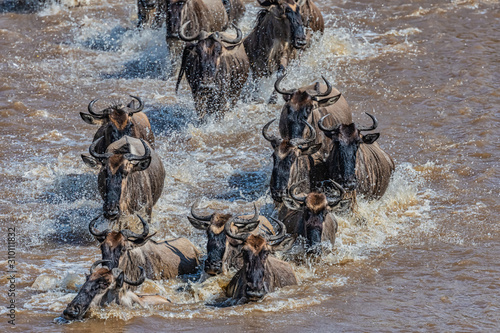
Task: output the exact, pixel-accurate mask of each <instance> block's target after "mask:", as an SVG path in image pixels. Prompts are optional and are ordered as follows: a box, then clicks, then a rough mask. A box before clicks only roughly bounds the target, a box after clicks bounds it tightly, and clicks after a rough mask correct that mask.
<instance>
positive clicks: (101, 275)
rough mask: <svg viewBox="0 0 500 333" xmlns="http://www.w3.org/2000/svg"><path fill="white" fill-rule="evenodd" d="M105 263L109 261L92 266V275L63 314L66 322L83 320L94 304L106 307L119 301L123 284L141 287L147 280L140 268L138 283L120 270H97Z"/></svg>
mask: <svg viewBox="0 0 500 333" xmlns="http://www.w3.org/2000/svg"><path fill="white" fill-rule="evenodd" d="M105 262H107V260H98V261H96V262H95V263H94V264H93V265H92V267H91V268H90V275H87V278H86V281H85V283H84V284H83V286H82V287H81V288H80V290H79V291H78V294H77V295H76V296H75V298H74V299H73V300H72V301H71V302H70V303H69V304H68V306H67V307H66V309H65V310H64V312H63V316H64V318H65V319H66V320H81V319H82V318H83V316H84V315H85V313H87V311H88V309H89V308H90V306H91V305H92V303H94V304H99V305H105V304H108V303H111V302H112V301H116V300H119V297H120V295H119V293H120V290H121V289H122V287H123V283H127V284H129V285H131V286H139V285H141V284H142V283H143V282H144V280H145V279H146V274H145V273H144V269H143V268H142V267H139V269H140V270H141V276H140V278H139V279H138V280H137V281H130V280H128V279H127V277H126V276H125V274H124V273H123V271H122V270H121V269H119V268H113V269H109V268H105V267H101V268H99V269H97V267H98V266H99V265H100V264H103V263H105Z"/></svg>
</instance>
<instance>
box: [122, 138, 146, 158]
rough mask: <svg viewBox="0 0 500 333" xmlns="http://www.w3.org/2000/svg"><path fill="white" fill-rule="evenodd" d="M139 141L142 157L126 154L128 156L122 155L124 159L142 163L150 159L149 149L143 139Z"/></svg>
mask: <svg viewBox="0 0 500 333" xmlns="http://www.w3.org/2000/svg"><path fill="white" fill-rule="evenodd" d="M140 140H141V142H142V146H143V147H144V155H142V156H139V155H134V154H132V153H128V154H125V155H123V157H125V158H126V159H127V160H129V161H144V160H146V159H148V158H150V157H151V149H150V148H149V146H148V144H147V143H146V141H144V140H143V139H140Z"/></svg>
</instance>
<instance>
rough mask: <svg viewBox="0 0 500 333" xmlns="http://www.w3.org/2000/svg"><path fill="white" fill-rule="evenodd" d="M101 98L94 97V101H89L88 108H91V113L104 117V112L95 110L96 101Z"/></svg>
mask: <svg viewBox="0 0 500 333" xmlns="http://www.w3.org/2000/svg"><path fill="white" fill-rule="evenodd" d="M98 100H99V98H96V99H93V100H92V101H90V103H89V106H88V107H87V109H88V110H89V113H90V114H91V115H93V116H96V117H101V118H102V117H103V114H101V113H97V112H96V111H95V110H94V104H95V102H97V101H98Z"/></svg>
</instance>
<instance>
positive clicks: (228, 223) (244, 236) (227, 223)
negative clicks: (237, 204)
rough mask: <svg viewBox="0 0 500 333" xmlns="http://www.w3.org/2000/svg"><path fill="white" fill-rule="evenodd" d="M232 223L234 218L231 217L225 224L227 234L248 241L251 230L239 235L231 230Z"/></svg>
mask: <svg viewBox="0 0 500 333" xmlns="http://www.w3.org/2000/svg"><path fill="white" fill-rule="evenodd" d="M232 223H233V219H229V220H228V221H227V222H226V224H225V225H224V231H225V232H226V235H227V236H229V237H231V238H234V239H237V240H240V241H246V240H247V238H248V236H249V235H250V233H249V232H242V233H240V234H238V235H236V234H233V232H232V231H231V224H232Z"/></svg>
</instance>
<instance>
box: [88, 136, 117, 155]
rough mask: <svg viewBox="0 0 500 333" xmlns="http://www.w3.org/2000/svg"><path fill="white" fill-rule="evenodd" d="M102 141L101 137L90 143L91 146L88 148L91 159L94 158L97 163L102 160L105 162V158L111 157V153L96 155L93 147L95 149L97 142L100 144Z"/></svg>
mask: <svg viewBox="0 0 500 333" xmlns="http://www.w3.org/2000/svg"><path fill="white" fill-rule="evenodd" d="M102 139H104V137H103V136H101V137H100V138H99V139H97V140H95V141H94V142H92V144H91V145H90V147H89V153H90V155H92V157H94V158H96V159H97V160H99V161H102V160H105V159H107V158H110V157H111V155H113V154H111V153H104V154H99V153H97V152H96V151H95V147H97V145H98V144H99V142H101V140H102Z"/></svg>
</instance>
